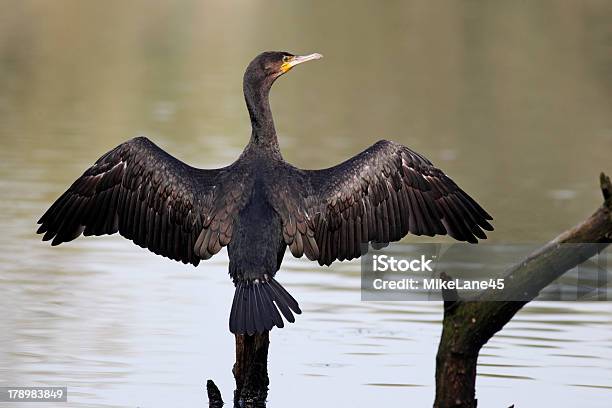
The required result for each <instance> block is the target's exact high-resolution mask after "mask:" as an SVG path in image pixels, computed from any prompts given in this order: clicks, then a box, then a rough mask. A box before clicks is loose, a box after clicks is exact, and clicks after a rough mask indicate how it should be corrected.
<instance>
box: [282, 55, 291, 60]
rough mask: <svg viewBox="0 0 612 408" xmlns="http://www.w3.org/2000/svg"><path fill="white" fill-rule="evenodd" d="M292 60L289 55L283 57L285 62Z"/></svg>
mask: <svg viewBox="0 0 612 408" xmlns="http://www.w3.org/2000/svg"><path fill="white" fill-rule="evenodd" d="M290 59H291V57H289V56H288V55H285V56H284V57H283V62H289V60H290Z"/></svg>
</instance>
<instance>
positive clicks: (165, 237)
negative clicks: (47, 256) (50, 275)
mask: <svg viewBox="0 0 612 408" xmlns="http://www.w3.org/2000/svg"><path fill="white" fill-rule="evenodd" d="M226 169H229V168H226ZM226 169H215V170H201V169H196V168H194V167H190V166H188V165H187V164H185V163H183V162H182V161H180V160H178V159H176V158H174V157H172V156H171V155H169V154H168V153H166V152H165V151H163V150H162V149H160V148H159V147H157V146H156V145H155V144H154V143H153V142H151V141H150V140H149V139H147V138H145V137H138V138H135V139H132V140H130V141H128V142H125V143H123V144H121V145H119V146H117V147H116V148H115V149H113V150H111V151H110V152H108V153H106V154H105V155H104V156H102V157H101V158H100V159H99V160H98V161H97V162H96V163H95V164H94V165H93V166H92V167H90V168H89V169H87V171H85V173H84V174H83V175H82V176H81V177H79V178H78V179H77V180H76V181H75V182H74V183H73V184H72V186H70V188H69V189H68V190H67V191H66V192H65V193H64V194H62V195H61V196H60V197H59V198H58V199H57V200H56V201H55V203H53V205H52V206H51V207H50V208H49V209H48V210H47V212H45V214H44V215H43V216H42V217H41V218H40V220H39V221H38V223H39V224H41V226H40V228H39V229H38V233H44V234H45V235H44V237H43V240H44V241H47V240H51V239H52V240H53V241H52V243H51V244H52V245H58V244H61V243H63V242H68V241H71V240H73V239H75V238H77V237H78V236H79V235H81V233H83V234H84V235H105V234H114V233H116V232H119V233H120V234H121V235H123V236H124V237H126V238H128V239H130V240H132V241H134V243H136V244H137V245H139V246H141V247H143V248H148V249H149V250H151V251H152V252H154V253H156V254H160V255H163V256H165V257H168V258H171V259H174V260H177V261H181V262H183V263H192V264H194V265H197V264H198V263H199V261H200V259H208V258H210V257H211V256H212V255H214V254H216V253H217V252H219V250H220V249H221V247H223V246H225V245H227V244H228V243H229V242H230V240H231V237H232V230H233V223H234V220H235V217H236V216H237V213H238V211H239V208H240V206H241V205H242V196H243V194H242V192H243V191H244V186H243V185H242V183H241V182H240V180H233V181H232V183H229V182H226V181H225V180H226V178H227V173H228V172H229V170H226Z"/></svg>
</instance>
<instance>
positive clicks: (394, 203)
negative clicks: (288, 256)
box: [277, 140, 493, 265]
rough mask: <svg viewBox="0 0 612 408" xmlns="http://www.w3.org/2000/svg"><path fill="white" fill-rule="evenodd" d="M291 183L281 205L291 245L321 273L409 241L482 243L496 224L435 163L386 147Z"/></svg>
mask: <svg viewBox="0 0 612 408" xmlns="http://www.w3.org/2000/svg"><path fill="white" fill-rule="evenodd" d="M290 179H291V184H292V185H290V186H287V190H289V191H287V192H286V193H285V194H283V196H282V197H278V199H277V202H280V204H279V205H277V211H278V212H279V214H280V215H281V218H282V221H283V237H284V240H285V243H286V244H287V245H288V246H289V248H290V249H291V252H292V253H293V255H294V256H297V257H300V256H302V255H303V254H306V256H307V257H308V258H309V259H311V260H317V261H318V262H319V263H320V264H321V265H330V264H331V263H332V262H333V261H334V260H336V259H337V260H341V261H342V260H345V259H347V260H348V259H353V258H356V257H359V256H360V255H361V254H362V252H361V244H364V243H367V242H378V243H388V242H393V241H398V240H400V239H401V238H402V237H404V236H405V235H407V234H408V233H412V234H414V235H428V236H434V235H445V234H448V235H450V236H452V237H453V238H455V239H457V240H460V241H467V242H477V239H478V238H480V239H485V238H486V235H485V233H484V231H483V229H484V230H489V231H490V230H492V229H493V227H492V226H491V225H490V224H489V223H488V222H487V220H491V219H492V218H491V216H490V215H489V214H488V213H487V212H486V211H485V210H484V209H483V208H482V207H481V206H480V205H478V203H476V201H475V200H474V199H472V198H471V197H470V196H469V195H468V194H467V193H465V192H464V191H463V190H462V189H461V188H459V187H458V186H457V184H455V183H454V182H453V181H452V180H451V179H450V178H449V177H448V176H446V175H445V174H444V173H443V172H442V171H441V170H439V169H438V168H436V167H434V165H433V164H432V163H431V162H430V161H429V160H427V159H426V158H425V157H423V156H421V155H420V154H418V153H416V152H414V151H412V150H410V149H409V148H407V147H406V146H403V145H401V144H397V143H394V142H389V141H386V140H383V141H380V142H378V143H376V144H374V145H373V146H371V147H370V148H368V149H367V150H365V151H363V152H362V153H360V154H358V155H356V156H354V157H352V158H351V159H349V160H347V161H345V162H344V163H341V164H339V165H337V166H334V167H330V168H328V169H324V170H299V169H295V171H294V172H293V174H292V177H291V178H290Z"/></svg>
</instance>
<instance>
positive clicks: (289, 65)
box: [281, 52, 323, 74]
mask: <svg viewBox="0 0 612 408" xmlns="http://www.w3.org/2000/svg"><path fill="white" fill-rule="evenodd" d="M321 58H323V55H321V54H319V53H317V52H315V53H314V54H308V55H296V56H295V57H293V58H292V59H291V60H289V61H287V62H284V63H283V65H282V66H281V71H282V72H283V74H284V73H285V72H287V71H289V70H290V69H291V68H293V67H295V66H296V65H299V64H301V63H303V62H308V61H312V60H318V59H321Z"/></svg>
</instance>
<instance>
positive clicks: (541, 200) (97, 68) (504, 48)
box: [0, 0, 612, 407]
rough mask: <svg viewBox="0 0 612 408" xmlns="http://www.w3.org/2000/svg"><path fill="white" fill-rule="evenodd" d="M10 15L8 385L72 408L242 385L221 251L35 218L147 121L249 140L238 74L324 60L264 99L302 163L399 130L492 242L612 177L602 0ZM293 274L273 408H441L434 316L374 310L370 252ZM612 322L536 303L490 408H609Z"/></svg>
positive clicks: (494, 353) (567, 221) (194, 134)
mask: <svg viewBox="0 0 612 408" xmlns="http://www.w3.org/2000/svg"><path fill="white" fill-rule="evenodd" d="M304 4H306V3H304ZM5 9H6V10H3V13H2V16H0V142H1V143H2V146H1V147H2V148H1V149H0V187H1V191H2V201H1V202H0V225H1V227H2V234H1V235H0V249H1V250H0V286H1V289H0V290H1V291H2V296H1V297H0V308H1V310H3V311H5V313H4V314H3V318H1V319H0V383H1V384H2V385H14V384H27V385H36V384H45V383H53V384H57V385H68V387H69V395H70V397H69V398H70V401H71V404H70V405H71V406H75V407H81V406H83V407H84V406H88V407H97V406H99V407H108V406H137V405H138V406H172V405H175V403H174V401H176V399H177V395H180V399H181V401H183V402H184V404H183V405H184V406H195V405H197V404H202V403H205V400H206V398H205V391H204V381H205V379H206V378H214V379H215V382H217V385H219V387H220V388H221V389H222V390H224V392H225V393H227V391H226V390H231V389H233V378H232V375H231V371H230V366H231V364H230V363H229V362H231V361H233V347H234V346H233V344H234V342H233V337H232V336H231V335H230V333H229V331H228V330H227V321H226V319H227V313H228V311H229V308H230V304H229V303H230V302H231V293H232V290H233V288H232V287H231V282H230V281H229V280H228V279H227V276H225V274H226V271H227V257H226V254H225V252H223V253H222V254H220V256H217V257H216V258H214V259H212V260H210V261H207V262H205V263H203V264H202V265H201V266H200V267H198V268H197V269H195V268H191V267H185V266H183V265H180V264H174V263H173V262H171V261H168V260H166V259H163V258H160V257H156V256H153V255H151V254H149V253H147V252H146V251H144V250H142V249H140V248H138V247H135V246H133V245H131V244H130V243H129V242H127V241H125V240H123V239H121V238H119V237H105V238H99V239H81V240H78V241H76V242H74V243H73V244H69V245H66V246H65V247H63V248H54V249H53V250H51V249H50V248H49V247H48V246H47V245H43V244H41V243H40V242H39V240H38V237H36V236H35V235H34V231H35V229H36V226H35V221H36V220H37V218H38V217H39V216H40V214H41V213H42V211H43V210H44V209H45V208H46V207H47V206H48V205H49V203H50V202H51V201H52V200H53V199H55V198H56V197H57V195H58V193H60V192H61V191H63V190H64V189H65V187H66V185H67V184H69V183H70V182H71V181H72V180H74V179H75V178H76V177H77V176H78V175H79V174H80V173H81V172H82V171H83V169H85V168H86V167H87V166H88V165H90V164H91V163H92V162H93V161H94V160H95V159H96V158H97V157H99V156H100V155H101V153H103V152H105V151H107V150H109V149H110V148H112V147H113V146H115V145H117V144H119V143H120V142H122V141H124V140H126V139H128V138H130V137H132V136H134V135H136V134H141V133H144V134H146V135H148V136H149V137H150V138H151V139H153V140H155V141H156V142H158V143H159V144H160V145H161V146H162V147H163V148H164V149H166V150H167V151H169V152H172V153H173V154H175V155H176V156H178V157H180V158H181V159H183V160H185V161H187V162H189V163H191V164H193V165H197V166H201V167H218V166H221V165H224V164H227V163H228V162H229V161H231V160H232V159H233V158H234V157H236V155H237V154H239V152H240V151H241V150H242V147H243V145H244V144H245V143H246V141H247V138H248V135H249V132H250V130H249V122H248V116H247V115H246V110H245V108H244V105H243V101H242V90H241V78H242V77H241V76H242V70H243V68H244V66H245V64H246V63H247V62H248V61H249V60H250V58H251V57H252V56H253V55H254V54H256V53H257V52H259V51H261V50H263V49H287V50H289V51H295V52H311V51H315V50H316V51H321V52H322V53H323V54H325V55H326V59H325V60H324V62H322V63H320V64H316V65H313V66H311V67H309V69H307V70H300V71H297V70H296V71H295V72H294V73H293V76H294V77H293V78H292V80H291V81H280V82H279V83H278V84H277V85H276V86H275V89H274V91H273V93H272V104H273V109H274V112H275V114H276V121H277V128H278V130H279V133H280V142H281V147H282V149H283V153H284V155H285V158H286V159H287V160H288V161H291V162H293V163H295V164H296V165H298V166H301V167H312V168H315V167H325V166H328V165H331V164H333V163H336V162H338V160H339V159H342V158H346V157H349V156H352V155H353V154H355V153H356V152H358V151H359V150H362V149H363V148H365V147H367V146H368V145H370V144H372V143H373V142H374V141H375V140H377V139H380V138H388V139H392V140H395V141H398V142H401V143H404V144H406V145H408V146H411V147H413V148H414V149H416V150H418V151H421V152H423V153H424V154H425V155H427V156H428V157H431V158H432V160H433V161H434V162H435V163H436V164H438V165H439V166H440V167H442V168H443V169H445V170H446V171H447V172H448V173H451V174H453V175H455V178H456V180H457V181H458V182H459V183H460V184H461V185H462V186H464V187H465V189H466V190H467V191H470V193H472V194H473V195H474V197H476V198H478V200H479V201H481V202H482V203H483V205H484V206H485V207H486V208H487V209H488V210H490V212H491V213H492V214H493V215H494V216H495V218H496V220H495V225H496V231H495V233H493V234H491V239H492V240H493V241H496V242H537V241H542V240H546V239H548V238H551V237H552V236H554V235H555V234H557V233H558V232H560V231H561V230H563V229H565V228H566V227H568V226H571V225H572V224H574V223H575V222H576V221H578V220H580V219H582V218H584V217H585V216H587V215H588V214H590V212H591V211H592V210H593V209H594V208H595V207H596V206H597V205H599V203H600V198H599V191H598V189H597V180H596V177H597V174H598V173H599V171H601V170H608V171H609V170H610V169H609V168H607V167H606V166H608V163H609V157H608V156H609V152H610V148H611V147H612V116H610V114H609V113H610V111H611V108H612V97H611V95H612V93H611V92H610V90H611V86H612V78H611V77H610V75H609V73H610V72H611V68H612V59H610V52H609V50H610V47H611V46H612V43H611V42H610V38H611V37H610V35H611V34H612V32H611V29H610V25H609V20H610V18H611V17H612V8H611V7H610V5H609V4H607V3H604V2H600V1H596V0H591V1H584V2H550V3H548V4H547V7H544V3H542V2H537V3H536V2H520V3H519V2H505V3H499V4H488V5H486V6H483V5H481V4H479V3H471V2H468V3H459V2H458V3H455V4H452V5H449V4H444V5H442V4H440V5H439V6H436V5H431V4H430V2H425V1H410V2H397V3H396V4H389V5H388V6H386V7H384V8H382V7H380V6H379V5H378V4H377V3H371V2H352V3H351V6H350V10H347V6H346V5H336V4H326V5H325V7H319V8H312V7H311V6H305V5H304V6H302V5H301V4H289V3H288V2H273V3H269V2H266V5H265V6H264V5H263V3H262V4H259V3H257V2H236V3H233V4H228V3H227V2H215V1H204V2H199V1H198V2H189V3H184V4H182V6H178V5H173V4H171V3H160V4H155V5H152V4H151V3H149V2H147V3H146V4H145V3H144V2H143V1H134V2H129V3H127V4H121V6H120V7H119V4H116V5H112V4H111V5H109V4H107V3H95V2H76V1H75V2H73V3H72V4H71V5H70V6H66V7H57V6H56V5H54V4H53V3H52V2H49V3H45V2H30V1H20V2H13V3H12V5H11V7H6V8H5ZM142 10H146V11H147V12H146V13H143V12H142ZM278 33H283V35H281V36H279V35H278ZM408 241H414V239H408ZM279 279H280V280H281V281H282V283H283V285H285V286H286V287H287V288H291V291H292V293H293V294H294V296H295V297H296V299H298V300H299V301H300V304H301V305H303V309H305V313H304V314H303V315H302V316H300V317H299V319H298V322H297V323H296V324H294V325H291V326H290V327H288V328H286V329H283V330H274V331H273V332H272V334H271V342H272V344H271V353H270V373H271V384H272V389H271V392H270V397H269V398H270V402H269V404H268V405H269V406H270V407H282V406H289V405H291V406H313V405H315V404H318V403H319V402H320V399H321V396H322V395H324V396H325V400H326V403H325V405H326V406H335V405H340V404H342V403H343V402H344V401H345V399H346V396H347V395H350V396H351V400H353V401H356V403H357V404H358V405H359V406H364V407H365V406H373V405H386V406H388V405H390V403H391V402H397V401H410V402H412V403H413V405H415V406H424V405H428V404H431V401H432V400H433V377H434V371H433V370H434V356H435V351H436V347H437V340H438V337H439V333H440V325H439V322H440V320H441V306H440V305H438V304H435V303H429V302H415V303H407V302H372V303H366V302H360V301H359V285H360V281H359V265H358V263H345V264H339V265H335V266H334V267H333V268H331V269H327V268H318V267H314V266H313V265H312V264H310V263H307V262H305V261H301V260H293V259H290V258H289V257H287V260H286V266H285V268H284V270H283V271H281V272H280V274H279ZM611 313H612V308H611V306H610V305H609V304H607V303H559V302H555V303H536V304H533V305H530V306H529V307H528V308H527V309H525V310H524V311H522V312H521V313H520V314H519V315H518V316H517V317H516V319H515V320H514V321H512V322H511V323H510V325H509V326H507V327H506V328H505V329H504V331H503V332H502V333H500V335H499V336H496V337H495V338H494V339H493V341H492V342H491V343H490V344H489V345H487V347H485V349H484V350H483V354H481V359H480V362H481V368H480V372H481V374H482V375H481V376H480V377H479V379H478V384H477V390H478V399H479V401H480V403H481V404H482V405H483V406H485V405H486V406H488V405H502V404H506V406H509V405H510V404H511V403H517V405H547V403H549V402H550V398H551V396H554V399H555V400H554V402H555V405H556V406H559V407H562V406H566V407H574V406H577V405H578V404H581V405H583V406H589V407H597V406H602V407H603V406H607V401H609V398H610V392H611V388H610V387H611V384H610V382H609V380H607V379H608V378H610V374H611V372H612V366H611V365H610V361H612V359H611V357H612V331H611V326H610V320H611V319H610V316H611ZM203 322H206V324H204V323H203ZM205 327H206V328H209V327H210V328H215V329H214V331H211V330H209V329H205ZM500 376H504V377H503V378H500ZM298 389H299V390H300V391H303V392H301V393H300V398H299V400H297V401H296V399H295V391H296V390H298ZM517 391H518V392H517ZM544 401H546V403H544ZM521 403H522V404H521ZM502 406H503V405H502Z"/></svg>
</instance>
